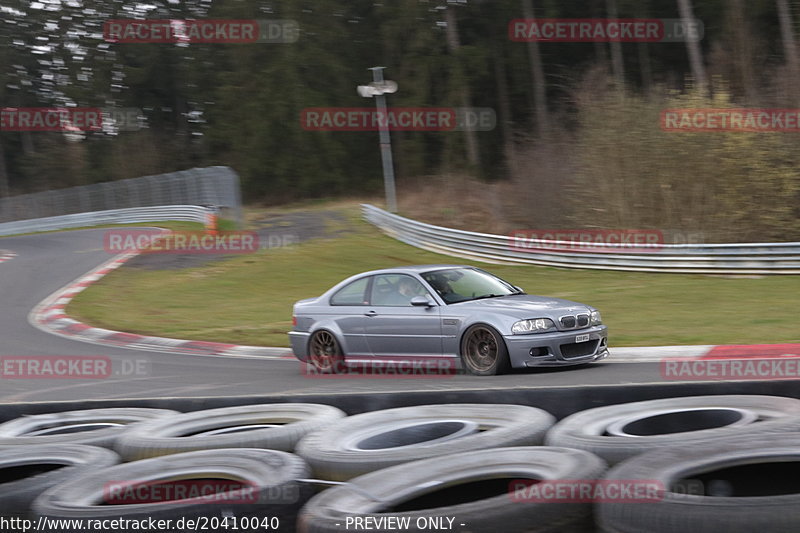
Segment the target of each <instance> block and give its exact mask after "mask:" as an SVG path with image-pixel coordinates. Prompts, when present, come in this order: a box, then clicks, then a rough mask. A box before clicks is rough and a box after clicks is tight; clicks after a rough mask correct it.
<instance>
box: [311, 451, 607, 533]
mask: <svg viewBox="0 0 800 533" xmlns="http://www.w3.org/2000/svg"><path fill="white" fill-rule="evenodd" d="M605 470H606V465H605V463H603V461H602V460H601V459H600V458H598V457H597V456H595V455H592V454H590V453H587V452H584V451H581V450H569V449H566V448H547V447H519V448H499V449H496V450H489V451H474V452H465V453H454V454H451V455H448V456H446V457H436V458H432V459H425V460H421V461H414V462H411V463H405V464H403V465H399V466H394V467H391V468H387V469H385V470H379V471H376V472H372V473H370V474H366V475H364V476H360V477H357V478H355V479H353V480H351V481H350V482H349V483H348V484H346V485H343V486H339V487H334V488H331V489H328V490H326V491H324V492H322V493H320V494H318V495H317V496H315V497H314V498H312V499H311V500H310V501H309V502H308V504H306V506H305V507H304V508H303V509H302V510H301V512H300V515H299V517H298V531H300V532H302V533H328V532H330V533H333V532H341V531H345V528H344V525H345V520H346V518H347V517H351V518H355V517H362V518H364V517H374V518H376V519H377V518H380V517H383V518H387V517H392V518H401V519H402V518H408V519H410V520H409V527H405V526H404V527H402V528H397V527H386V528H380V527H378V528H377V529H375V530H374V531H386V532H388V531H420V530H422V531H431V530H434V529H433V528H423V529H418V525H417V520H418V519H420V518H424V517H448V518H453V519H454V520H453V522H452V528H451V529H449V530H450V531H454V532H463V533H467V532H476V533H477V532H490V531H498V532H503V533H522V532H529V533H532V532H537V533H544V532H548V533H555V532H564V533H577V532H582V531H585V532H589V531H594V525H593V519H592V504H591V502H584V503H579V502H574V503H568V502H561V503H556V504H554V503H551V502H533V501H519V500H515V499H514V498H513V497H512V494H513V493H512V491H513V490H515V489H513V487H514V486H515V481H519V480H563V479H580V480H594V479H599V478H600V477H601V476H602V475H603V472H605ZM445 524H447V522H445ZM444 529H447V528H444Z"/></svg>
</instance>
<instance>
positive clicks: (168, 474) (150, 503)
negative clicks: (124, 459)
mask: <svg viewBox="0 0 800 533" xmlns="http://www.w3.org/2000/svg"><path fill="white" fill-rule="evenodd" d="M308 473H309V469H308V465H306V463H305V462H304V461H303V460H302V459H300V458H299V457H297V456H295V455H292V454H290V453H286V452H279V451H275V450H257V449H244V448H239V449H222V450H203V451H198V452H189V453H182V454H177V455H170V456H168V457H156V458H152V459H145V460H143V461H136V462H133V463H126V464H121V465H117V466H112V467H108V468H105V469H102V470H98V471H95V472H90V473H87V474H85V475H81V476H78V477H75V478H72V479H70V480H68V481H66V482H64V483H62V484H60V485H58V486H56V487H53V488H52V489H50V490H48V491H46V492H44V493H43V494H42V495H41V496H39V497H38V498H37V499H36V501H34V503H33V506H32V508H33V512H34V514H35V515H36V516H37V517H39V516H41V517H47V518H51V519H83V520H87V519H92V520H97V519H99V520H114V519H128V520H148V519H153V520H172V521H173V522H172V525H173V527H171V528H167V529H166V530H167V531H184V530H186V531H189V530H194V528H192V527H184V528H178V527H175V525H176V521H177V520H179V519H181V518H183V519H198V518H201V517H206V518H207V519H211V518H214V519H222V518H224V517H226V516H227V517H229V518H228V519H229V520H233V519H234V518H235V519H236V520H237V522H236V524H237V526H241V525H243V522H242V520H243V519H245V518H247V519H256V518H257V519H259V522H258V524H257V525H256V527H252V525H251V524H250V522H249V520H248V522H247V523H244V525H246V526H247V527H232V522H228V525H227V527H226V526H219V527H212V526H213V525H214V523H212V522H206V525H207V527H206V528H205V529H206V530H209V531H227V530H234V529H235V530H237V531H253V532H256V531H258V532H262V533H263V531H267V530H274V529H277V530H278V531H293V530H294V525H295V517H296V514H297V511H298V510H299V508H300V507H301V506H302V505H303V504H304V503H305V501H306V500H307V499H308V498H309V497H310V496H311V494H312V492H313V491H312V489H311V487H310V486H309V485H307V484H305V483H301V482H298V481H297V480H298V479H303V478H306V477H307V476H308ZM232 480H234V481H238V482H242V483H244V484H246V485H245V486H243V488H241V489H238V492H234V491H225V490H222V491H221V492H219V493H218V494H219V495H216V494H215V495H210V494H211V493H212V491H208V492H204V493H203V494H204V495H205V497H200V498H197V497H195V498H185V499H179V500H176V499H170V498H169V497H167V496H166V495H167V494H169V492H167V490H166V484H167V483H168V482H170V481H173V482H178V483H185V484H186V485H184V488H185V489H187V490H188V487H189V486H190V484H191V483H195V482H196V483H199V484H201V485H202V487H211V488H214V487H215V486H217V485H216V484H217V483H218V482H219V483H222V484H224V485H223V486H224V487H225V488H226V489H227V488H230V487H231V485H230V483H231V481H232ZM125 483H130V484H131V488H132V489H135V488H136V487H145V488H144V489H143V490H144V492H138V491H135V490H134V491H132V492H124V487H125ZM151 484H152V485H151ZM149 487H156V488H152V489H151V488H149ZM173 487H174V486H173ZM247 488H250V489H252V492H247V491H246V489H247ZM203 490H205V489H203ZM234 490H236V489H234ZM213 492H215V491H213ZM172 493H173V494H174V493H175V489H174V488H173V489H172ZM196 493H198V494H199V493H201V489H200V488H196ZM139 498H142V499H145V500H147V501H140V500H139ZM122 502H124V503H122ZM264 517H266V518H269V517H278V520H279V521H280V526H279V527H278V528H274V527H270V528H267V527H264V525H263V524H262V523H261V522H260V519H261V518H264ZM201 523H202V522H201ZM129 529H130V530H137V531H141V530H142V528H138V529H134V528H133V527H131V528H129ZM145 529H146V528H145ZM197 529H198V530H200V529H203V528H202V527H200V528H197ZM125 530H126V529H124V528H123V529H117V531H125ZM59 531H61V532H72V531H80V529H74V530H73V529H70V528H66V529H62V530H59Z"/></svg>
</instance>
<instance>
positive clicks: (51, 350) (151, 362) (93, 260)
mask: <svg viewBox="0 0 800 533" xmlns="http://www.w3.org/2000/svg"><path fill="white" fill-rule="evenodd" d="M104 231H105V230H99V229H98V230H81V231H70V232H60V233H49V234H38V235H28V236H19V237H4V238H0V249H4V250H9V251H12V252H15V253H16V254H17V256H16V257H15V258H13V259H11V260H9V261H5V262H2V263H0V357H20V356H107V357H108V358H109V359H111V361H112V368H113V369H114V372H112V374H111V375H110V376H109V377H107V378H98V379H46V380H44V379H9V378H7V377H5V378H2V379H0V402H3V403H8V402H31V401H58V400H84V399H85V400H88V399H115V398H116V399H118V398H156V397H194V396H249V395H268V394H292V393H298V394H299V393H331V394H336V393H347V392H369V391H393V390H398V391H400V390H403V391H409V390H447V389H450V390H455V389H459V390H464V389H492V388H497V389H508V388H520V387H523V388H536V387H554V386H555V387H558V386H565V387H566V386H576V385H603V384H608V385H619V384H630V383H663V379H662V378H661V375H660V370H659V364H658V363H657V362H653V363H626V364H619V363H612V362H603V363H596V364H594V365H589V366H586V367H579V368H571V369H556V370H530V371H523V372H518V373H515V374H511V375H506V376H497V377H491V378H481V377H476V376H470V375H462V374H459V375H456V376H446V377H436V378H431V377H426V378H424V379H413V378H398V379H388V378H386V377H375V376H364V375H349V374H348V375H345V376H339V377H334V378H318V377H309V376H306V375H304V373H303V372H302V367H301V364H300V363H299V362H298V361H294V360H286V359H257V358H241V357H221V356H201V355H186V354H177V353H160V352H152V351H141V350H132V349H127V348H115V347H106V346H99V345H95V344H90V343H86V342H83V341H77V340H72V339H68V338H63V337H60V336H56V335H52V334H50V333H46V332H44V331H40V330H39V329H37V328H35V327H34V326H32V325H31V324H29V323H28V313H30V311H31V310H32V309H33V308H34V307H35V306H36V305H37V304H38V303H39V302H40V301H42V300H43V299H45V298H46V297H47V296H49V295H50V294H51V293H53V292H54V291H56V290H57V289H59V288H61V287H63V286H64V285H66V284H68V283H70V282H71V281H73V280H75V279H76V278H78V277H79V276H81V275H83V274H85V273H86V272H88V271H89V270H92V269H93V268H95V267H97V266H98V265H100V264H102V263H103V262H105V261H107V260H109V259H110V258H111V256H110V255H109V254H108V253H107V252H105V251H104V250H103V232H104ZM123 268H124V267H123ZM264 298H269V295H267V294H265V295H264ZM288 312H289V310H287V313H288ZM611 333H612V337H611V339H612V341H611V353H612V356H611V358H612V359H613V346H614V345H613V331H612V332H611Z"/></svg>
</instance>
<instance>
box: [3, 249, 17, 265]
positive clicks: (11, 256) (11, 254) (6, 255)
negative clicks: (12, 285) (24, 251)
mask: <svg viewBox="0 0 800 533" xmlns="http://www.w3.org/2000/svg"><path fill="white" fill-rule="evenodd" d="M15 257H17V254H15V253H14V252H9V251H8V250H0V263H2V262H3V261H8V260H9V259H14V258H15Z"/></svg>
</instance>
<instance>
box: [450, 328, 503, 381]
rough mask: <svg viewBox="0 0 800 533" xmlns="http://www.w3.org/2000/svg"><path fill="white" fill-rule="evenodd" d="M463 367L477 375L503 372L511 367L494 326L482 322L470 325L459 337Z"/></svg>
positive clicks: (501, 339)
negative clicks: (460, 337) (462, 335)
mask: <svg viewBox="0 0 800 533" xmlns="http://www.w3.org/2000/svg"><path fill="white" fill-rule="evenodd" d="M461 359H462V360H463V362H464V368H466V369H467V371H469V372H470V373H471V374H475V375H477V376H494V375H495V374H503V373H505V372H507V371H508V370H509V369H510V368H511V363H510V361H509V359H508V349H507V348H506V343H505V342H504V341H503V338H502V337H501V336H500V334H499V333H498V332H497V330H495V329H494V328H492V327H490V326H485V325H483V324H476V325H474V326H472V327H470V328H469V329H468V330H467V332H466V333H464V337H462V339H461Z"/></svg>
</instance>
